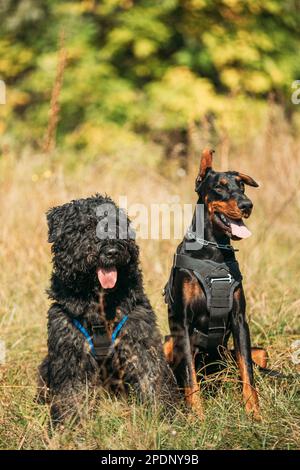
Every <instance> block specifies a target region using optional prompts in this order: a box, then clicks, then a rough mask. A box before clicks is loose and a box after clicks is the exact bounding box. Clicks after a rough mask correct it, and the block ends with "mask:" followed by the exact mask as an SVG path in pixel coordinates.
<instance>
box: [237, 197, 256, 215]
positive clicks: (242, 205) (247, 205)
mask: <svg viewBox="0 0 300 470" xmlns="http://www.w3.org/2000/svg"><path fill="white" fill-rule="evenodd" d="M238 207H239V209H241V211H242V212H248V213H249V212H251V210H252V208H253V204H252V202H251V201H250V199H243V200H242V201H240V202H239V203H238Z"/></svg>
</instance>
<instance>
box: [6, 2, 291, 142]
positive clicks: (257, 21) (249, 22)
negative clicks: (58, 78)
mask: <svg viewBox="0 0 300 470" xmlns="http://www.w3.org/2000/svg"><path fill="white" fill-rule="evenodd" d="M299 13H300V7H299V4H298V2H296V1H293V0H290V1H286V2H282V1H281V0H266V1H263V0H216V1H211V0H164V1H163V2H159V1H155V0H140V1H133V0H119V1H118V0H102V1H101V2H98V1H95V0H83V1H79V0H78V1H76V0H71V1H59V0H40V1H38V2H37V1H34V0H2V2H1V5H0V16H1V33H0V78H1V79H3V80H5V82H6V84H7V87H8V103H7V105H6V106H2V107H0V120H1V121H0V133H2V134H6V135H8V134H16V133H17V137H18V141H19V142H24V141H33V142H40V141H41V139H42V138H43V136H44V134H45V129H46V127H47V122H48V118H49V101H50V97H51V90H52V87H53V83H54V81H55V74H56V67H57V60H58V48H59V45H58V37H59V34H60V32H61V31H64V32H65V36H66V40H65V42H66V48H67V51H68V65H67V69H66V71H65V75H64V85H63V90H62V93H61V96H60V103H61V112H60V121H59V127H58V138H59V139H60V140H61V141H62V142H64V143H67V142H68V143H70V142H72V145H73V146H74V147H75V148H82V147H83V146H86V145H88V143H89V135H88V129H97V128H98V129H100V128H108V127H109V126H110V125H112V127H113V128H115V126H119V127H122V128H124V126H125V128H126V132H128V133H129V134H130V133H135V132H137V131H138V132H141V130H143V131H153V130H159V131H161V132H165V131H169V130H170V129H187V127H188V125H189V123H190V122H191V121H192V120H193V121H197V120H201V119H202V118H203V116H205V115H207V113H212V114H213V115H214V116H216V117H217V118H219V117H220V118H221V119H222V113H223V112H224V108H226V107H228V105H226V101H228V97H229V96H231V97H232V96H234V97H236V96H241V97H244V98H247V97H248V99H249V98H251V99H255V100H261V99H264V98H265V97H266V96H267V95H268V94H269V93H270V92H274V93H275V95H276V96H277V97H279V98H280V99H281V100H282V101H286V102H288V101H289V95H290V92H291V83H292V81H293V80H295V79H297V78H299V76H300V66H299V61H298V62H297V61H296V60H295V58H296V56H297V51H298V50H299V46H300V37H299V34H298V31H299V26H300V15H299ZM82 129H85V132H87V134H85V136H84V138H83V135H82Z"/></svg>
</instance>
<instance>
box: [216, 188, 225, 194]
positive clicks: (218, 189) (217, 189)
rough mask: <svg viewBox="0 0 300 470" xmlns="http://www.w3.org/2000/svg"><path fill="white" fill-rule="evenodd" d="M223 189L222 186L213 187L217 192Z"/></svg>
mask: <svg viewBox="0 0 300 470" xmlns="http://www.w3.org/2000/svg"><path fill="white" fill-rule="evenodd" d="M223 189H224V186H216V187H215V191H216V192H217V193H221V192H222V191H223Z"/></svg>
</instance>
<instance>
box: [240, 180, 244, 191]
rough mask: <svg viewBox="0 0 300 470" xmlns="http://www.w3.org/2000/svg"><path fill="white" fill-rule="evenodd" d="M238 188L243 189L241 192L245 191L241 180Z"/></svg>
mask: <svg viewBox="0 0 300 470" xmlns="http://www.w3.org/2000/svg"><path fill="white" fill-rule="evenodd" d="M240 189H241V190H242V191H243V193H244V192H245V184H244V183H243V181H241V182H240Z"/></svg>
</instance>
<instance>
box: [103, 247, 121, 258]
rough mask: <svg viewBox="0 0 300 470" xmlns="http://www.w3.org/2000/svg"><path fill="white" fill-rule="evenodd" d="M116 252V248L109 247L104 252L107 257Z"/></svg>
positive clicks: (112, 255) (111, 256)
mask: <svg viewBox="0 0 300 470" xmlns="http://www.w3.org/2000/svg"><path fill="white" fill-rule="evenodd" d="M117 253H118V250H117V248H113V247H112V248H109V249H108V250H107V252H106V253H105V254H106V256H107V257H108V258H113V257H114V256H115V255H116V254H117Z"/></svg>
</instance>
